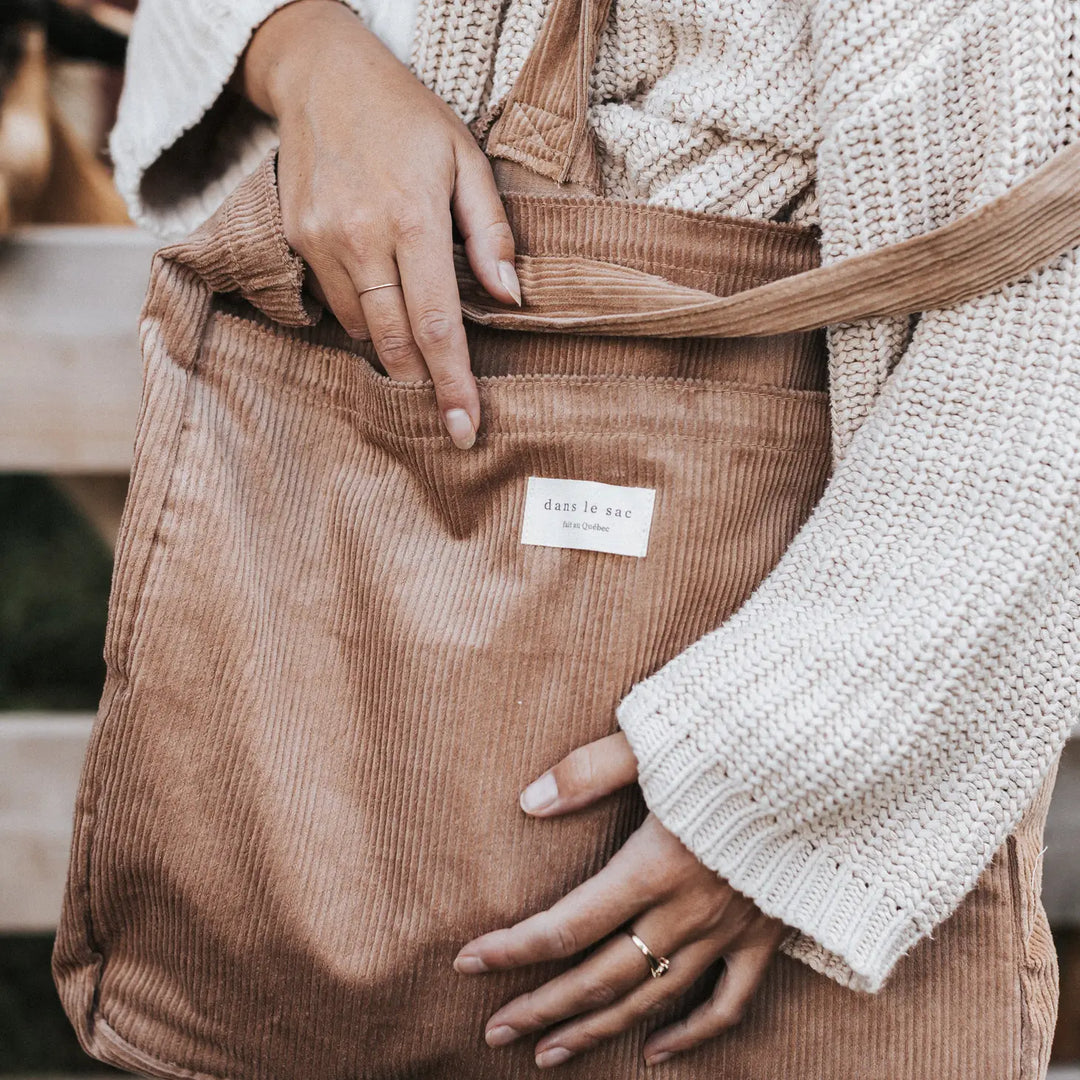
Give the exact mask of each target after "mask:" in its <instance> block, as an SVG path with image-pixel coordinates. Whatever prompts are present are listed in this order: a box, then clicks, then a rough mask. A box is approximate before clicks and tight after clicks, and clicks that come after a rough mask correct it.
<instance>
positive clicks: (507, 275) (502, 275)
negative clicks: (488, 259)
mask: <svg viewBox="0 0 1080 1080" xmlns="http://www.w3.org/2000/svg"><path fill="white" fill-rule="evenodd" d="M499 280H500V281H502V283H503V284H504V285H505V286H506V291H507V292H508V293H509V294H510V295H511V296H512V297H513V298H514V303H516V304H517V306H518V307H521V282H520V281H518V276H517V271H516V270H515V269H514V264H513V263H512V262H508V261H507V260H506V259H504V260H503V261H502V262H501V263H499Z"/></svg>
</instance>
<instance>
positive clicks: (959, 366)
mask: <svg viewBox="0 0 1080 1080" xmlns="http://www.w3.org/2000/svg"><path fill="white" fill-rule="evenodd" d="M1078 329H1080V256H1078V253H1077V252H1075V251H1074V252H1072V253H1070V254H1069V255H1067V256H1066V257H1063V258H1061V259H1060V260H1059V261H1058V262H1056V263H1055V264H1054V265H1052V266H1050V267H1048V268H1046V269H1044V270H1042V271H1041V272H1039V273H1037V274H1034V275H1033V276H1031V277H1029V278H1028V279H1026V280H1024V281H1022V282H1020V283H1018V284H1014V285H1012V286H1010V287H1007V288H1004V289H1002V290H1000V291H998V292H996V293H994V294H993V295H987V296H984V297H982V298H979V299H977V300H973V301H969V302H967V303H965V304H962V305H959V306H957V307H956V308H955V309H952V310H943V311H935V312H928V313H926V314H925V315H924V316H923V317H922V318H921V320H920V322H919V324H918V327H917V329H916V331H915V333H914V335H913V338H912V340H911V342H910V344H909V346H908V347H907V349H906V350H905V352H904V355H903V358H902V360H901V362H900V364H899V366H898V367H897V368H896V369H895V371H894V372H893V373H892V375H891V377H890V378H889V379H888V381H887V383H886V385H885V387H884V390H883V392H882V394H881V395H880V397H879V399H878V401H877V402H876V404H875V406H874V408H873V409H872V411H871V412H870V415H869V416H868V418H867V419H866V420H865V421H864V422H863V423H862V425H861V426H860V427H859V429H858V431H857V433H856V434H855V436H854V437H853V439H852V441H851V444H850V446H849V447H848V449H847V452H846V454H845V455H844V457H843V458H842V460H841V461H840V463H839V465H838V467H837V469H836V471H835V473H834V476H833V477H832V479H831V481H830V483H829V485H828V487H827V489H826V492H825V494H824V496H823V498H822V499H821V501H820V502H819V504H818V506H817V508H816V510H815V512H814V513H813V515H812V517H811V519H810V520H809V521H808V523H807V524H806V525H805V526H804V528H803V529H802V530H801V532H800V533H799V535H798V536H797V537H796V539H795V540H794V542H793V543H792V545H791V546H790V547H789V549H788V550H787V551H786V552H785V555H784V557H783V559H782V560H781V562H780V563H779V564H778V566H777V567H776V568H775V570H774V572H773V573H772V574H771V575H770V576H769V577H768V578H767V579H766V580H765V582H764V583H763V584H762V585H761V586H760V587H759V589H758V590H757V591H756V592H755V593H754V594H753V595H752V596H751V597H750V598H749V600H748V601H747V602H746V603H745V604H744V606H743V607H742V608H741V609H740V610H739V611H738V612H737V613H736V614H735V615H734V617H732V618H731V619H730V620H729V621H727V622H726V623H724V624H723V625H722V626H721V627H719V628H718V629H717V630H716V631H714V632H713V633H711V634H710V635H709V636H707V637H705V638H704V639H702V640H701V641H699V642H697V643H695V645H693V646H692V647H691V648H690V649H688V650H687V651H686V652H684V653H682V654H680V655H679V656H677V657H676V658H674V659H673V660H672V661H671V662H670V663H668V664H667V665H666V666H665V667H663V668H662V669H660V671H658V672H657V673H656V674H655V675H653V676H652V677H650V678H649V679H646V680H645V681H644V682H642V683H640V684H638V685H637V686H636V687H635V688H634V689H632V690H631V692H630V694H629V695H628V696H627V697H626V698H625V699H624V700H623V702H622V703H621V705H620V707H619V709H618V719H619V723H620V725H621V726H622V728H623V730H624V731H625V732H626V734H627V736H628V738H629V740H630V743H631V745H632V747H633V749H634V751H635V753H636V755H637V757H638V761H639V765H640V783H641V786H642V788H643V791H644V794H645V798H646V801H647V803H648V805H649V807H650V808H651V809H652V811H653V812H654V813H656V815H657V816H658V817H659V819H660V820H661V821H662V822H663V824H664V825H665V826H666V827H667V828H669V829H670V830H671V831H672V832H674V833H675V834H676V835H677V836H678V837H679V838H680V839H682V840H683V842H684V843H685V844H686V845H687V846H688V847H689V848H690V849H691V850H692V851H694V852H695V853H696V854H697V855H698V856H699V857H700V858H701V859H702V861H703V862H705V863H706V864H707V865H708V866H709V867H711V868H712V869H715V870H716V871H718V872H719V873H720V874H722V875H723V876H724V877H725V878H727V879H728V880H729V881H730V882H731V883H732V885H734V886H735V887H736V888H737V889H739V890H740V891H742V892H744V893H745V894H747V895H749V896H750V897H752V898H753V899H754V900H755V901H756V903H757V904H758V906H759V907H760V908H761V909H762V910H763V911H764V912H766V913H767V914H769V915H772V916H774V917H776V918H779V919H780V920H782V921H783V922H785V923H787V924H788V925H789V926H791V927H793V928H795V929H796V930H798V931H799V932H800V935H799V936H796V937H794V938H791V937H789V939H788V942H786V943H785V951H788V952H790V953H791V954H793V955H796V956H797V957H798V958H800V959H802V960H803V961H805V962H807V963H809V964H810V965H811V966H812V967H814V968H816V969H817V970H819V971H821V972H823V973H825V974H827V975H829V976H830V977H832V978H835V979H837V981H839V982H841V983H844V984H846V985H849V986H851V987H853V988H856V989H861V990H867V991H876V990H878V989H879V988H881V987H882V985H883V984H884V982H885V980H886V977H887V976H888V974H889V972H890V971H891V969H892V968H893V966H894V965H895V964H896V962H897V960H898V959H899V958H900V957H901V956H902V955H903V954H904V953H905V952H907V951H908V950H909V949H910V948H911V947H912V946H913V945H914V944H915V943H916V942H917V941H918V940H919V939H920V938H922V937H923V936H925V935H926V934H928V933H929V932H930V931H931V930H932V928H933V927H934V926H935V925H936V924H937V923H939V922H940V921H942V920H943V919H944V918H945V917H946V916H948V915H949V914H950V913H951V912H952V911H953V910H954V909H955V908H956V906H957V905H958V904H959V902H960V900H961V899H962V898H963V896H964V895H965V894H966V893H967V892H968V891H969V890H970V889H971V888H972V887H973V886H974V884H975V883H976V881H977V878H978V876H979V874H980V873H981V871H982V870H983V868H984V867H985V866H986V865H987V864H988V863H989V861H990V859H991V858H992V856H993V855H994V853H995V851H996V850H997V848H998V847H999V846H1000V845H1001V843H1002V842H1003V841H1004V839H1005V837H1006V836H1007V835H1008V834H1009V833H1010V832H1011V831H1012V829H1013V828H1014V827H1015V826H1016V824H1017V823H1018V821H1019V819H1020V817H1021V814H1022V812H1023V810H1024V809H1025V808H1026V806H1027V805H1028V803H1029V802H1030V801H1031V799H1032V797H1033V796H1034V794H1035V792H1036V790H1037V789H1038V787H1039V785H1040V782H1041V780H1042V779H1043V777H1044V776H1046V774H1047V773H1048V772H1049V770H1050V769H1051V768H1052V766H1053V763H1054V761H1055V760H1056V757H1057V755H1058V753H1059V752H1060V749H1061V747H1062V745H1063V743H1064V741H1065V739H1066V737H1067V734H1068V732H1069V729H1070V727H1071V725H1072V723H1073V722H1074V721H1075V719H1076V716H1077V701H1078V698H1077V690H1078V686H1077V682H1078V673H1080V671H1078V668H1080V648H1078V642H1077V627H1078V625H1080V338H1078Z"/></svg>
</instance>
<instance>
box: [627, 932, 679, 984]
mask: <svg viewBox="0 0 1080 1080" xmlns="http://www.w3.org/2000/svg"><path fill="white" fill-rule="evenodd" d="M626 932H627V933H628V934H629V935H630V940H631V941H632V942H633V943H634V944H635V945H636V946H637V947H638V948H639V949H640V950H641V952H642V955H643V956H644V957H645V959H646V960H648V961H649V974H650V975H651V976H652V977H653V978H654V979H659V978H660V976H661V975H666V974H667V971H668V968H670V967H671V961H670V960H669V959H668V958H667V957H666V956H657V955H656V953H654V952H653V951H652V949H650V948H649V946H648V945H646V944H645V942H644V941H642V940H641V938H639V937H638V936H637V934H635V933H634V931H633V930H627V931H626Z"/></svg>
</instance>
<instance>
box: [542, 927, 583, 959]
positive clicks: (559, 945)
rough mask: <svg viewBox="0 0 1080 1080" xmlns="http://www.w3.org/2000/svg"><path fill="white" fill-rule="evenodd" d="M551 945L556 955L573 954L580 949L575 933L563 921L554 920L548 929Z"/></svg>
mask: <svg viewBox="0 0 1080 1080" xmlns="http://www.w3.org/2000/svg"><path fill="white" fill-rule="evenodd" d="M549 937H550V939H551V944H552V947H553V948H554V949H555V951H556V955H557V956H573V955H574V954H575V953H577V952H580V951H581V945H580V943H579V942H578V937H577V933H576V932H575V931H574V928H573V927H572V926H568V925H567V924H566V923H564V922H556V923H554V924H553V925H552V927H551V930H550V931H549Z"/></svg>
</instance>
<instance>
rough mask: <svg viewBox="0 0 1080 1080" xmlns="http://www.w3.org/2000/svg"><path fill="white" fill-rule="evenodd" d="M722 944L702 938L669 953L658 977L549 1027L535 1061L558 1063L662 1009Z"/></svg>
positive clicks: (713, 957) (717, 953) (685, 988)
mask: <svg viewBox="0 0 1080 1080" xmlns="http://www.w3.org/2000/svg"><path fill="white" fill-rule="evenodd" d="M722 949H723V946H722V945H720V944H719V943H717V942H715V941H712V940H709V939H703V940H701V941H695V942H694V943H693V944H691V945H687V946H686V948H684V949H680V950H679V951H678V952H677V953H675V954H674V955H673V956H672V957H671V967H670V968H669V969H668V971H667V973H666V974H664V975H662V976H661V977H660V978H657V979H653V978H648V977H645V978H642V979H639V980H638V983H637V985H636V986H634V988H633V989H632V990H630V991H629V993H627V994H625V995H624V996H622V997H620V998H619V999H618V1000H617V1001H615V1002H614V1003H612V1004H611V1005H609V1006H607V1007H606V1008H601V1009H597V1010H596V1011H595V1012H592V1013H589V1014H587V1015H585V1016H581V1017H579V1018H577V1019H575V1020H572V1021H570V1022H569V1023H567V1024H563V1025H562V1026H561V1027H558V1028H555V1029H554V1030H552V1031H549V1032H548V1033H547V1034H546V1035H544V1036H543V1038H541V1039H540V1040H539V1041H538V1042H537V1044H536V1047H535V1050H534V1053H535V1055H536V1064H537V1065H539V1066H541V1068H543V1067H547V1066H551V1065H561V1064H562V1062H564V1061H568V1060H569V1059H570V1058H571V1057H576V1056H577V1055H578V1054H582V1053H584V1052H585V1051H587V1050H591V1049H593V1048H594V1047H596V1046H598V1045H599V1044H600V1043H602V1042H604V1041H606V1040H607V1039H611V1038H614V1037H615V1036H616V1035H621V1034H622V1033H623V1032H625V1031H628V1030H630V1028H632V1027H634V1026H635V1025H636V1024H638V1023H640V1022H641V1021H642V1020H643V1019H645V1017H647V1016H650V1015H652V1014H653V1013H655V1012H657V1011H659V1010H660V1009H663V1008H664V1007H666V1006H667V1005H669V1004H671V1002H672V1001H673V1000H674V999H675V998H677V997H681V996H682V995H683V994H685V993H686V992H687V991H688V990H689V989H690V988H691V987H692V986H693V985H694V983H695V982H696V981H697V980H698V979H699V978H701V976H702V975H704V974H705V972H706V971H708V969H709V965H710V964H712V963H713V962H714V961H715V960H716V959H717V957H718V956H720V954H721V951H722Z"/></svg>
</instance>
